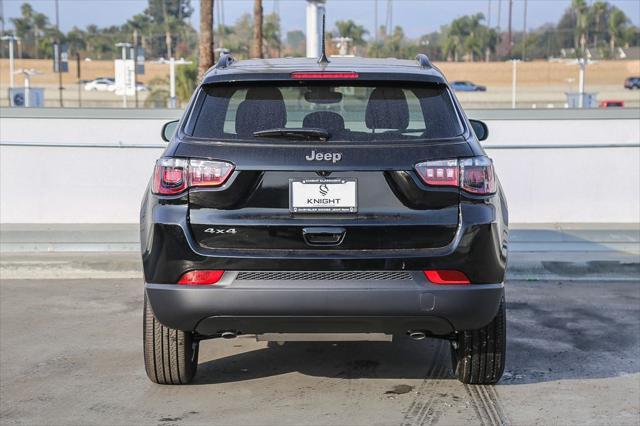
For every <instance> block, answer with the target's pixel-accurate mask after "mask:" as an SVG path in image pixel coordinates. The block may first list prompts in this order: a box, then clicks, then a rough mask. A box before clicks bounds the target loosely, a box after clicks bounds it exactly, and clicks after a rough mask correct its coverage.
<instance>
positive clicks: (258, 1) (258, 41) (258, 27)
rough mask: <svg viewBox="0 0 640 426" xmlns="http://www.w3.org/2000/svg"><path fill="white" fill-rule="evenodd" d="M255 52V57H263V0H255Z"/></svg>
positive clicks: (253, 54)
mask: <svg viewBox="0 0 640 426" xmlns="http://www.w3.org/2000/svg"><path fill="white" fill-rule="evenodd" d="M252 50H253V53H252V55H251V56H253V57H254V58H263V57H264V55H263V53H262V0H253V43H252Z"/></svg>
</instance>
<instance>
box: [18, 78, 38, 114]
mask: <svg viewBox="0 0 640 426" xmlns="http://www.w3.org/2000/svg"><path fill="white" fill-rule="evenodd" d="M16 72H17V73H18V74H22V75H23V77H24V107H25V108H29V107H30V106H31V105H29V103H30V102H31V77H32V76H34V75H37V74H39V72H37V71H36V70H34V69H33V68H30V69H23V70H18V71H16Z"/></svg>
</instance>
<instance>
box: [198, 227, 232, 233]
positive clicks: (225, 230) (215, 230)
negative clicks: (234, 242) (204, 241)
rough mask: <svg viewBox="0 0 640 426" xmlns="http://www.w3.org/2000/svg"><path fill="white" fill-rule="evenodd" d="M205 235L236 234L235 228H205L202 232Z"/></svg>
mask: <svg viewBox="0 0 640 426" xmlns="http://www.w3.org/2000/svg"><path fill="white" fill-rule="evenodd" d="M204 232H206V233H207V234H237V233H238V231H237V230H236V228H207V229H205V230H204Z"/></svg>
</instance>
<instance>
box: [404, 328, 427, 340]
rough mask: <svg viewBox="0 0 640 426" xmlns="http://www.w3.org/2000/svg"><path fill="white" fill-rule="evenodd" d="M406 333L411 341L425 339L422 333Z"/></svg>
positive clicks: (410, 331)
mask: <svg viewBox="0 0 640 426" xmlns="http://www.w3.org/2000/svg"><path fill="white" fill-rule="evenodd" d="M407 333H408V334H409V337H410V338H411V339H413V340H424V339H425V338H426V337H427V335H426V334H424V331H412V330H409V331H408V332H407Z"/></svg>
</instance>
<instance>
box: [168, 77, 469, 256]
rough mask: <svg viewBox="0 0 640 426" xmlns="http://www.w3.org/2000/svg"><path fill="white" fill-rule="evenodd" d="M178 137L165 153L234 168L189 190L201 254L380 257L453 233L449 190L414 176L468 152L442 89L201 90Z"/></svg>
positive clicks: (318, 85) (439, 243)
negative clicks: (212, 183)
mask: <svg viewBox="0 0 640 426" xmlns="http://www.w3.org/2000/svg"><path fill="white" fill-rule="evenodd" d="M183 131H184V133H185V136H184V137H183V139H182V140H183V142H182V143H180V144H179V145H178V146H177V148H176V150H175V152H174V153H173V155H174V156H176V157H187V158H203V159H210V160H215V161H224V162H228V163H230V164H232V165H233V167H234V169H233V172H232V173H231V174H230V176H229V178H228V179H227V181H226V182H225V183H224V184H223V185H221V186H218V187H207V188H191V189H190V191H189V221H190V227H191V231H192V234H193V236H194V238H195V240H196V242H197V244H199V245H200V246H201V247H202V248H204V249H233V250H234V251H238V250H241V251H242V250H247V251H255V250H277V251H285V252H290V251H304V250H307V251H308V250H313V251H318V250H321V251H330V252H339V251H363V250H367V251H369V250H383V251H384V250H386V251H391V250H400V249H418V248H437V247H443V246H446V245H447V244H449V243H450V242H451V241H452V240H453V238H454V237H455V234H456V230H457V227H458V221H459V202H460V197H459V190H458V188H457V187H446V186H438V185H427V184H425V183H424V181H423V180H422V179H421V177H420V175H419V174H418V173H417V172H416V170H415V165H416V164H417V163H420V162H424V161H427V160H443V159H450V158H458V157H466V156H471V155H473V154H472V152H471V149H470V147H469V145H468V144H467V143H466V141H465V140H464V139H463V138H462V136H461V135H462V134H463V131H464V127H463V125H462V120H461V118H460V116H459V114H458V111H457V110H456V107H455V105H454V103H453V101H452V99H451V95H450V93H449V91H448V89H447V88H446V86H444V85H438V84H429V85H417V84H416V83H412V84H411V85H402V84H398V83H394V84H393V85H389V84H385V83H377V84H376V83H372V82H343V81H341V82H336V81H322V82H319V81H298V82H295V83H294V84H292V83H290V82H282V83H279V84H273V83H272V84H271V85H270V86H268V87H267V86H260V85H249V84H247V83H245V84H244V85H241V84H237V85H235V84H230V85H225V86H224V87H223V86H211V87H205V88H203V89H202V90H201V91H200V92H199V93H198V95H197V96H196V98H195V101H194V103H193V106H192V112H191V113H190V119H189V120H188V121H187V122H186V123H185V125H184V128H183Z"/></svg>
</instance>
